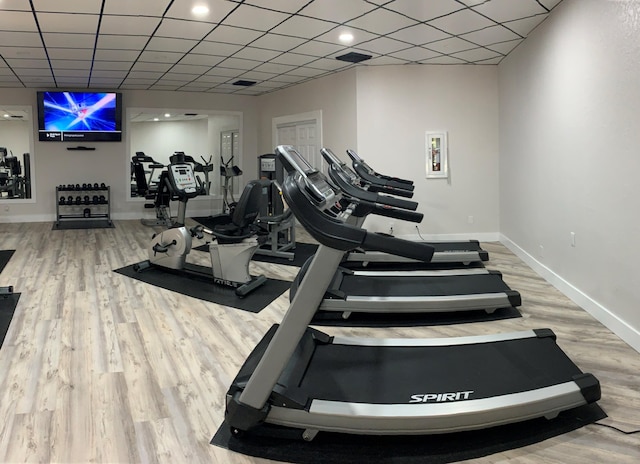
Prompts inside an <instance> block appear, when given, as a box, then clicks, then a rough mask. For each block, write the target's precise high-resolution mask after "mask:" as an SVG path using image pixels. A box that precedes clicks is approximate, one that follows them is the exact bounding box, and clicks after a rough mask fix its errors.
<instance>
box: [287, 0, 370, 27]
mask: <svg viewBox="0 0 640 464" xmlns="http://www.w3.org/2000/svg"><path fill="white" fill-rule="evenodd" d="M374 8H376V6H375V5H372V4H371V3H367V2H365V1H363V0H349V1H348V2H345V1H344V0H323V1H321V2H312V3H309V5H307V6H306V7H305V8H304V9H303V10H302V11H300V12H299V13H298V14H301V15H304V16H311V17H312V18H319V19H324V20H327V21H333V22H335V23H345V22H347V21H349V20H351V19H354V18H357V17H358V16H362V15H363V14H365V13H368V12H370V11H371V10H373V9H374Z"/></svg>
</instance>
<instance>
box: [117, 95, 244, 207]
mask: <svg viewBox="0 0 640 464" xmlns="http://www.w3.org/2000/svg"><path fill="white" fill-rule="evenodd" d="M127 133H128V134H129V135H128V137H127V140H128V143H129V147H128V153H129V162H130V170H129V173H130V178H129V182H130V184H131V190H130V192H131V193H130V197H131V198H145V196H146V195H148V194H150V192H151V194H152V192H153V191H154V190H155V189H156V188H157V184H158V181H159V178H160V175H161V173H162V171H163V169H164V167H165V166H166V165H167V164H168V163H169V158H170V157H171V156H172V155H173V154H174V153H176V152H183V153H184V154H185V155H187V156H191V157H192V158H193V159H194V161H195V162H196V163H197V164H196V166H195V173H196V176H197V177H198V178H199V179H200V181H201V182H202V185H203V186H204V188H205V192H206V195H208V196H210V197H220V196H222V195H224V191H225V185H226V188H227V189H230V192H233V193H237V192H238V190H239V184H240V182H238V181H237V180H236V179H235V178H237V177H238V175H239V174H241V170H240V169H239V168H237V166H241V165H242V113H241V112H237V111H226V112H225V111H207V110H184V109H158V108H154V109H150V108H129V109H128V111H127ZM233 167H235V169H233ZM225 173H226V174H227V176H226V177H225V175H224V174H225ZM232 174H233V175H232ZM145 189H146V190H145Z"/></svg>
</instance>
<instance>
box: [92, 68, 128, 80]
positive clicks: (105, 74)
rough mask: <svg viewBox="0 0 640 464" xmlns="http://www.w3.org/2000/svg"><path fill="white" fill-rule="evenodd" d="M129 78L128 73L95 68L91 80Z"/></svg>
mask: <svg viewBox="0 0 640 464" xmlns="http://www.w3.org/2000/svg"><path fill="white" fill-rule="evenodd" d="M125 77H127V71H103V70H99V69H96V68H95V67H94V68H93V70H92V71H91V79H92V80H93V79H120V80H122V79H124V78H125Z"/></svg>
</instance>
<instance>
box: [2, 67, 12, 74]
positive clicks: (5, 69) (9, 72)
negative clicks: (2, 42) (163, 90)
mask: <svg viewBox="0 0 640 464" xmlns="http://www.w3.org/2000/svg"><path fill="white" fill-rule="evenodd" d="M0 74H1V75H3V76H13V75H14V73H13V71H12V70H11V69H9V68H8V67H6V66H0Z"/></svg>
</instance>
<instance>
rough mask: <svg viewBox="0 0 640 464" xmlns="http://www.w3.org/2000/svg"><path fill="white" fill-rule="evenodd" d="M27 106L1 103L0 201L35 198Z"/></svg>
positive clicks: (29, 110) (31, 130) (31, 141)
mask: <svg viewBox="0 0 640 464" xmlns="http://www.w3.org/2000/svg"><path fill="white" fill-rule="evenodd" d="M33 167H34V164H33V116H32V111H31V107H30V106H10V105H0V201H5V200H6V201H9V200H11V201H21V200H22V201H24V202H33V201H34V197H35V195H34V182H33V179H34V168H33Z"/></svg>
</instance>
